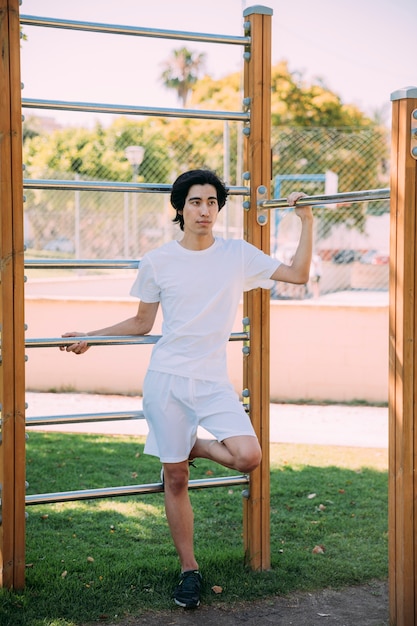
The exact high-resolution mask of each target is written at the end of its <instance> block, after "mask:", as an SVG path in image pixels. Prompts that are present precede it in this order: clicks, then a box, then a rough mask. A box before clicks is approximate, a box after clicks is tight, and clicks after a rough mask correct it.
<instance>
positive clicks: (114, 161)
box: [24, 48, 388, 254]
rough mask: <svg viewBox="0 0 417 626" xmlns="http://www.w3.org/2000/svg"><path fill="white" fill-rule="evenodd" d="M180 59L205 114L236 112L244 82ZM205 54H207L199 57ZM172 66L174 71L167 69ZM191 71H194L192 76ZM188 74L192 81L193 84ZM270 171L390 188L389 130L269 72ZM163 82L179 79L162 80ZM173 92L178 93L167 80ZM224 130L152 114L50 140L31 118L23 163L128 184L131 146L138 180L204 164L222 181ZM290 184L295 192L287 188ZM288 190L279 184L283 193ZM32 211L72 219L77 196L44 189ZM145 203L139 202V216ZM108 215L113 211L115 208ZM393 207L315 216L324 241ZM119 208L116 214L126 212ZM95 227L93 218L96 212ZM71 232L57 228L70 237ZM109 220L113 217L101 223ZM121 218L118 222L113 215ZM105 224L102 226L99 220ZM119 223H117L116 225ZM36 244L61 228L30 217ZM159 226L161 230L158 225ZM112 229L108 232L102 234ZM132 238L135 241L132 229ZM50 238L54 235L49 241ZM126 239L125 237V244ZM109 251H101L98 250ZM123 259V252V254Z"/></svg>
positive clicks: (237, 153) (282, 73)
mask: <svg viewBox="0 0 417 626" xmlns="http://www.w3.org/2000/svg"><path fill="white" fill-rule="evenodd" d="M175 52H176V53H175V55H174V56H175V60H176V61H177V63H178V66H179V69H178V68H177V69H178V72H180V70H182V71H183V74H178V76H177V75H176V77H175V80H180V78H179V76H183V78H184V77H185V78H184V80H185V83H186V85H187V88H188V89H190V88H191V87H193V94H192V104H193V107H195V108H202V109H207V110H239V109H241V106H242V102H241V100H242V91H241V88H242V85H241V75H240V74H239V73H234V74H231V75H229V76H226V77H224V78H223V79H221V80H216V81H215V80H213V79H212V78H211V77H210V76H205V77H203V78H201V79H200V80H197V76H198V71H199V68H200V67H201V62H202V59H201V58H200V57H197V56H196V55H194V53H191V52H190V51H188V50H187V49H186V48H184V49H181V50H177V51H175ZM200 56H201V55H200ZM171 69H172V67H171ZM187 72H188V74H187ZM187 76H188V78H187ZM271 77H272V94H271V108H272V137H271V143H272V153H273V155H272V167H273V177H275V176H276V175H277V174H292V175H307V174H324V173H325V172H326V171H327V170H331V171H332V172H334V173H335V174H337V175H338V180H339V187H338V190H339V191H341V192H343V191H354V190H361V189H362V190H364V189H377V188H381V187H386V186H387V169H388V168H387V163H388V145H387V143H388V142H387V131H386V129H384V128H383V127H382V126H380V125H378V124H377V123H376V122H374V121H372V120H371V119H369V118H368V117H366V116H365V115H364V114H363V113H361V112H360V111H359V110H358V109H357V108H356V107H354V106H352V105H346V104H343V103H342V102H341V100H340V98H339V97H338V96H337V95H336V94H334V93H333V92H331V91H330V90H329V89H327V88H326V87H325V85H324V84H323V83H322V82H320V81H316V82H315V83H313V84H308V83H306V81H304V80H303V77H302V76H300V75H299V74H297V73H296V72H292V73H291V72H289V70H288V67H287V64H286V63H285V62H282V63H278V64H277V65H275V66H274V67H273V68H272V74H271ZM166 80H167V83H168V82H170V80H174V76H173V75H172V76H171V78H169V77H168V75H166ZM171 86H174V85H173V84H172V83H171ZM227 128H228V141H227V145H228V152H227V154H228V173H229V174H228V181H227V182H228V183H230V184H232V185H241V183H242V181H241V180H240V179H239V178H240V174H241V167H242V158H241V157H242V146H243V145H244V142H243V141H242V135H241V132H242V128H241V125H240V124H238V123H231V122H229V123H228V125H227ZM224 133H225V124H224V122H222V121H217V120H198V119H182V118H169V119H160V118H155V117H149V118H145V119H134V118H126V117H120V118H118V119H116V120H115V121H114V122H113V123H112V124H111V125H110V126H109V127H108V128H103V126H101V125H100V124H97V125H96V127H95V128H94V129H85V128H64V129H59V130H55V131H54V132H52V133H50V134H46V133H42V132H41V131H40V127H39V126H37V125H36V124H35V121H34V120H33V119H32V118H31V119H30V120H28V122H27V123H25V125H24V136H25V142H24V162H25V164H26V175H27V176H28V177H30V178H58V179H60V178H77V177H79V178H81V179H86V180H89V179H93V180H109V181H130V180H132V176H133V172H132V167H131V165H130V164H129V162H128V160H127V159H126V156H125V149H126V147H127V146H129V145H141V146H143V147H144V148H145V155H144V160H143V162H142V164H141V166H140V169H139V176H138V180H140V181H143V182H149V183H153V182H158V183H169V182H172V180H173V179H174V178H175V177H176V176H177V175H178V174H180V173H181V172H183V171H185V170H187V169H191V168H199V167H207V168H210V169H213V170H215V171H217V172H218V173H219V174H220V175H222V173H223V172H224V171H225V159H224V147H225V145H226V142H225V139H224V137H225V134H224ZM300 186H301V188H302V189H303V191H305V192H306V193H308V194H310V195H314V194H321V193H323V192H324V188H323V185H322V184H320V185H317V184H313V183H304V182H301V183H300ZM292 189H293V186H291V190H292ZM289 190H290V188H289V187H288V186H287V187H286V186H285V185H284V186H283V188H282V190H281V191H282V194H281V195H282V196H286V195H288V191H289ZM26 195H27V199H28V202H27V205H26V206H27V207H30V208H31V210H35V209H36V211H37V213H42V212H44V213H45V212H50V211H51V210H52V209H53V210H55V211H61V212H62V213H64V212H67V213H70V212H71V211H72V210H73V209H72V201H73V195H71V192H60V198H59V202H57V200H55V199H54V198H53V197H52V196H50V195H49V196H48V192H39V191H37V192H33V191H29V192H28V193H27V194H26ZM83 204H84V206H87V205H94V207H95V209H96V210H98V211H104V212H105V211H106V210H107V209H108V208H109V207H110V206H111V205H113V206H116V204H117V201H116V202H115V201H114V200H113V199H112V198H110V197H109V195H107V196H106V194H99V195H95V196H94V197H93V196H92V198H91V199H90V200H88V201H87V200H85V201H84V202H83ZM145 204H146V203H145V202H144V201H143V202H141V206H142V209H143V208H144V207H145ZM109 210H110V209H109ZM387 210H388V204H387V203H381V202H373V203H372V202H369V203H367V204H364V203H358V204H356V205H352V204H349V205H346V206H342V205H339V206H338V208H337V211H334V210H332V209H328V208H327V209H326V208H323V209H322V210H321V211H320V212H319V211H318V210H316V213H317V215H319V219H320V226H319V228H320V232H321V236H323V237H325V236H326V235H328V234H329V232H330V231H331V229H332V227H333V226H334V225H335V224H344V225H345V226H347V227H348V228H352V229H356V230H359V231H363V230H364V228H365V221H366V217H367V215H368V214H369V213H373V214H378V213H381V212H386V211H387ZM122 211H123V208H122V209H118V216H120V214H121V213H122ZM92 215H93V216H94V217H92V219H93V221H94V223H95V224H97V223H98V222H99V221H100V219H101V218H100V219H97V218H96V216H95V215H94V212H93V214H92ZM71 219H73V218H71V217H68V220H69V222H68V225H62V226H60V227H59V230H60V231H61V230H62V231H63V232H64V233H65V234H66V233H70V232H71V228H72V227H71V226H70V222H71ZM103 219H105V221H106V220H107V218H103ZM114 219H115V218H114ZM101 221H102V220H101ZM115 221H116V219H115ZM33 223H34V224H35V226H34V228H36V229H37V231H38V233H37V236H36V237H35V239H36V241H38V242H40V244H38V245H42V241H43V240H48V237H49V234H48V233H50V232H51V231H53V230H54V231H57V230H58V228H57V226H56V225H55V223H54V224H52V222H50V224H49V225H48V217H45V215H44V214H43V215H41V216H38V215H37V216H34V217H33ZM153 228H155V225H153ZM107 230H108V226H107V225H106V226H104V225H103V232H106V231H107ZM133 236H134V238H136V239H138V235H137V234H136V231H135V232H134V235H133ZM49 238H50V237H49ZM119 239H121V237H119ZM102 249H103V250H104V249H105V247H103V246H102ZM116 252H117V251H116ZM118 254H120V252H118Z"/></svg>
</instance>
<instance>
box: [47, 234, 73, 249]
mask: <svg viewBox="0 0 417 626" xmlns="http://www.w3.org/2000/svg"><path fill="white" fill-rule="evenodd" d="M43 249H44V250H49V251H50V252H74V251H75V247H74V244H73V242H72V241H71V239H68V238H67V237H57V238H56V239H51V241H48V243H47V244H45V245H44V247H43Z"/></svg>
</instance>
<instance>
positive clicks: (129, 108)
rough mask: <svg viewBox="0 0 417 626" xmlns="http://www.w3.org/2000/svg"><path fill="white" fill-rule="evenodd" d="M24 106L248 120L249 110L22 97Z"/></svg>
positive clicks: (27, 107) (94, 111)
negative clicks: (183, 107) (207, 109)
mask: <svg viewBox="0 0 417 626" xmlns="http://www.w3.org/2000/svg"><path fill="white" fill-rule="evenodd" d="M22 108H26V109H53V110H54V111H84V112H90V113H112V114H113V115H153V116H156V117H181V118H192V119H203V120H230V121H241V122H247V121H249V119H250V114H249V113H248V112H240V111H203V110H201V109H200V110H197V109H173V108H162V107H142V106H134V105H127V104H104V103H99V102H68V101H66V100H39V99H36V98H22Z"/></svg>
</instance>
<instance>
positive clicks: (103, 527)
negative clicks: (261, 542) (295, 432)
mask: <svg viewBox="0 0 417 626" xmlns="http://www.w3.org/2000/svg"><path fill="white" fill-rule="evenodd" d="M377 452H378V451H376V453H377ZM142 453H143V440H142V439H137V438H134V437H108V436H96V435H94V436H93V435H70V434H65V433H64V434H62V433H55V434H53V433H49V434H48V433H44V434H42V433H34V432H31V433H30V438H29V441H28V446H27V480H28V482H29V489H28V492H29V493H50V492H55V491H60V490H71V489H83V488H95V487H97V488H98V487H104V486H108V485H114V486H116V485H121V484H137V483H145V484H147V483H152V482H158V481H159V468H160V465H159V462H158V461H157V459H155V458H153V457H147V456H144V455H143V454H142ZM376 453H373V452H372V451H369V450H368V451H367V450H364V451H363V453H362V451H361V450H358V449H348V448H346V449H343V450H342V449H335V450H333V449H332V448H327V447H319V446H305V447H299V449H297V447H296V446H272V447H271V458H272V467H271V554H272V569H271V570H270V571H268V572H261V573H256V572H253V571H249V570H248V569H247V568H246V567H245V566H244V561H243V545H242V497H241V488H232V489H230V488H225V489H202V490H198V491H192V492H191V498H192V502H193V507H194V511H195V534H196V548H197V557H198V560H199V562H200V567H201V569H202V571H203V575H204V591H203V602H204V603H205V604H210V603H214V602H216V603H233V602H235V601H239V600H242V601H245V600H246V601H247V600H252V599H253V600H254V599H259V598H265V597H268V596H270V595H276V594H286V593H290V592H295V591H299V590H313V589H319V588H323V587H333V588H337V587H340V586H343V585H349V584H355V583H363V582H366V581H369V580H372V579H375V578H379V579H380V578H385V577H386V575H387V545H386V544H387V473H386V471H379V470H376V469H372V468H371V467H360V466H361V463H363V462H364V460H365V459H366V461H365V463H368V465H371V464H372V463H373V462H374V460H376V459H377V454H376ZM335 459H338V460H339V459H340V466H336V465H334V464H333V463H334V462H335ZM197 466H198V467H197V469H193V470H192V478H198V477H205V476H207V475H214V476H225V475H228V474H231V473H233V472H230V471H228V470H225V469H224V468H221V467H219V466H217V465H215V464H213V463H210V462H206V461H203V460H201V461H200V460H199V461H198V464H197ZM382 466H383V467H386V462H385V465H384V464H383V465H382ZM376 467H379V464H378V465H376ZM313 494H315V496H314V497H313ZM28 512H29V519H28V521H27V554H26V563H27V582H26V588H25V589H24V591H22V592H19V593H17V592H16V593H15V592H12V591H7V590H5V589H3V590H0V597H1V605H0V623H1V624H2V626H76V625H81V624H83V623H85V622H87V621H93V620H94V621H96V620H106V619H109V620H111V619H116V616H118V617H122V616H128V615H136V616H140V615H141V614H142V613H143V612H145V611H147V610H153V611H157V610H161V609H169V608H170V607H171V606H172V600H171V591H172V588H173V586H174V584H175V582H176V577H177V574H178V560H177V556H176V553H175V550H174V548H173V545H172V541H171V539H170V536H169V531H168V528H167V524H166V520H165V515H164V504H163V496H162V494H152V495H146V496H139V497H131V498H115V499H107V500H89V501H85V502H67V503H61V504H54V505H38V506H32V507H28ZM316 545H319V546H323V550H324V551H323V552H322V553H320V554H315V553H313V549H314V547H315V546H316ZM213 585H219V586H221V587H222V588H223V592H222V594H221V595H219V596H215V595H214V594H213V593H212V591H211V587H212V586H213Z"/></svg>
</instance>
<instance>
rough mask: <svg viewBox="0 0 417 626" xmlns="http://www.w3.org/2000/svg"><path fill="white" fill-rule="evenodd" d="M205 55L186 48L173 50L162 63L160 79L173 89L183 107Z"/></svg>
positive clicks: (202, 65) (202, 64) (168, 87)
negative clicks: (162, 69) (162, 68)
mask: <svg viewBox="0 0 417 626" xmlns="http://www.w3.org/2000/svg"><path fill="white" fill-rule="evenodd" d="M205 58H206V55H205V54H204V53H200V54H198V53H196V52H192V51H191V50H187V48H179V49H178V50H173V51H172V55H171V57H170V58H169V59H168V60H167V61H166V62H165V63H164V64H163V65H164V66H165V70H164V71H163V72H162V75H161V80H162V82H163V84H164V86H165V87H167V89H175V90H176V92H177V95H178V98H179V100H180V101H181V103H182V106H183V107H185V105H186V104H187V100H188V95H189V93H190V91H191V89H192V87H193V85H195V83H196V82H197V79H198V76H199V74H200V72H201V70H202V69H203V67H204V62H205Z"/></svg>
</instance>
